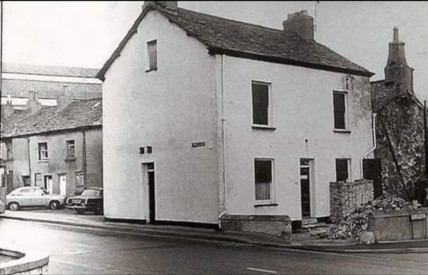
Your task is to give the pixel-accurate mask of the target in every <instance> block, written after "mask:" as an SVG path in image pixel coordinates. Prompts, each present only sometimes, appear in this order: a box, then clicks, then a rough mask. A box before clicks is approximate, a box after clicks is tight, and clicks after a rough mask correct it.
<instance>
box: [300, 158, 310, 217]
mask: <svg viewBox="0 0 428 275" xmlns="http://www.w3.org/2000/svg"><path fill="white" fill-rule="evenodd" d="M312 166H313V160H312V159H304V158H302V159H300V201H301V207H302V217H303V218H308V217H310V216H311V183H312V180H311V179H312V170H313V169H312Z"/></svg>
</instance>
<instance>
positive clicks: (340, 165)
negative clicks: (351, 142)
mask: <svg viewBox="0 0 428 275" xmlns="http://www.w3.org/2000/svg"><path fill="white" fill-rule="evenodd" d="M348 177H349V175H348V160H347V159H336V182H339V181H345V182H346V181H347V180H348Z"/></svg>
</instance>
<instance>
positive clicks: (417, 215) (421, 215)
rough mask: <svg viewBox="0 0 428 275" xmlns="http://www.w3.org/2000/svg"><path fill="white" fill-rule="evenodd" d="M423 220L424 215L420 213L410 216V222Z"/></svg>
mask: <svg viewBox="0 0 428 275" xmlns="http://www.w3.org/2000/svg"><path fill="white" fill-rule="evenodd" d="M424 219H425V214H424V213H421V214H413V215H412V221H416V220H424Z"/></svg>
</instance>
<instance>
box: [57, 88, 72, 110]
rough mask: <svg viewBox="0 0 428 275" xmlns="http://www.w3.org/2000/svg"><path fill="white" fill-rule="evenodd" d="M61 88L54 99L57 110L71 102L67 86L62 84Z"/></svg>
mask: <svg viewBox="0 0 428 275" xmlns="http://www.w3.org/2000/svg"><path fill="white" fill-rule="evenodd" d="M62 88H63V90H62V93H61V94H60V95H59V96H58V98H57V100H56V104H57V109H58V111H61V110H62V109H64V108H65V106H67V105H68V104H69V103H70V102H71V97H70V94H69V92H68V86H67V85H64V86H63V87H62Z"/></svg>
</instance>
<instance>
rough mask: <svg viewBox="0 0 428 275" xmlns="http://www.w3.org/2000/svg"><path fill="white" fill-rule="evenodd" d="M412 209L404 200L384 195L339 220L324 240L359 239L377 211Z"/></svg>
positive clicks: (325, 235)
mask: <svg viewBox="0 0 428 275" xmlns="http://www.w3.org/2000/svg"><path fill="white" fill-rule="evenodd" d="M406 208H412V205H411V203H409V202H407V201H405V200H403V199H402V198H399V197H395V196H392V195H390V194H384V195H382V196H380V197H378V198H377V199H375V200H374V201H370V202H368V203H365V204H363V205H361V206H360V207H357V208H356V209H355V210H354V211H352V212H351V213H349V214H348V215H346V216H345V217H344V218H343V219H341V220H338V221H337V222H336V223H335V224H334V225H333V226H331V227H330V228H329V229H328V230H327V232H326V233H325V234H323V235H322V236H320V237H322V238H328V239H343V240H345V239H358V238H359V237H360V235H361V234H362V233H363V232H365V231H367V227H368V221H369V215H370V214H371V213H372V212H373V211H375V210H386V211H391V210H400V209H406Z"/></svg>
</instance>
